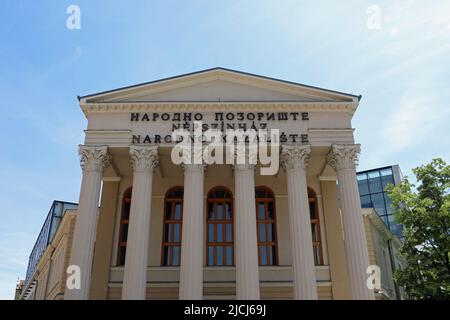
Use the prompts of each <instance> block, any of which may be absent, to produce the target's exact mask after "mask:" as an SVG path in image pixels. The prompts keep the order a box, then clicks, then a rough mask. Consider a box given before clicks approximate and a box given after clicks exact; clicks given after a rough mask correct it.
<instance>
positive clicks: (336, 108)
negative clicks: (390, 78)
mask: <svg viewBox="0 0 450 320" xmlns="http://www.w3.org/2000/svg"><path fill="white" fill-rule="evenodd" d="M357 106H358V103H356V102H332V101H330V102H309V101H308V102H278V101H260V102H200V101H199V102H101V103H80V107H81V110H82V111H83V113H84V114H85V115H86V116H87V115H89V114H92V113H114V112H117V113H123V112H146V111H151V112H160V111H164V112H176V111H179V112H182V111H186V110H190V111H203V112H211V111H224V110H227V111H230V112H233V111H249V112H250V111H273V112H275V111H303V112H346V113H349V114H350V115H353V114H354V112H355V111H356V108H357Z"/></svg>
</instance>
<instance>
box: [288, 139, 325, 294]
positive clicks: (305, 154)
mask: <svg viewBox="0 0 450 320" xmlns="http://www.w3.org/2000/svg"><path fill="white" fill-rule="evenodd" d="M310 152H311V147H310V146H282V153H281V165H282V166H283V168H284V170H285V171H286V176H287V183H288V203H289V224H290V227H291V228H290V231H291V247H292V269H293V278H294V299H296V300H316V299H317V284H316V268H315V265H314V254H313V244H312V233H311V218H310V214H309V201H308V186H307V183H306V167H307V166H308V161H309V153H310Z"/></svg>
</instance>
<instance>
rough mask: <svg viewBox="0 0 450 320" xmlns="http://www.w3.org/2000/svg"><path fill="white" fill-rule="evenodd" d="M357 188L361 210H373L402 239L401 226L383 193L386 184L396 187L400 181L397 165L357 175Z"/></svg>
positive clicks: (400, 175)
mask: <svg viewBox="0 0 450 320" xmlns="http://www.w3.org/2000/svg"><path fill="white" fill-rule="evenodd" d="M357 179H358V188H359V194H360V198H361V206H362V207H363V208H374V209H375V210H376V212H377V213H378V215H379V216H380V217H381V219H382V220H383V221H384V223H385V224H386V226H388V228H389V230H391V232H392V233H393V234H395V235H396V236H398V237H399V238H402V226H401V225H400V224H398V223H397V221H396V219H395V210H394V209H393V208H392V207H391V200H390V199H389V197H388V195H387V192H386V191H384V190H385V188H386V186H387V185H388V184H393V185H397V184H398V183H400V181H401V180H402V173H401V171H400V167H399V166H398V165H394V166H389V167H383V168H376V169H371V170H366V171H361V172H358V173H357Z"/></svg>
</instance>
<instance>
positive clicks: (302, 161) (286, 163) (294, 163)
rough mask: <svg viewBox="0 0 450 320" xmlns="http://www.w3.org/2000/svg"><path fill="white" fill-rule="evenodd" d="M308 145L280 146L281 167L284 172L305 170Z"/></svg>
mask: <svg viewBox="0 0 450 320" xmlns="http://www.w3.org/2000/svg"><path fill="white" fill-rule="evenodd" d="M310 153H311V146H310V145H303V146H288V145H282V146H281V166H282V167H283V169H284V170H286V171H287V170H292V169H306V167H307V166H308V164H309V154H310Z"/></svg>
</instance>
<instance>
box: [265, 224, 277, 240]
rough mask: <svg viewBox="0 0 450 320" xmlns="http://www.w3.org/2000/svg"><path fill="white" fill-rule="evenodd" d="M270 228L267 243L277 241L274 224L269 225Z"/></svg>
mask: <svg viewBox="0 0 450 320" xmlns="http://www.w3.org/2000/svg"><path fill="white" fill-rule="evenodd" d="M268 228H269V234H268V235H267V241H275V232H274V224H273V223H269V224H268Z"/></svg>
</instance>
